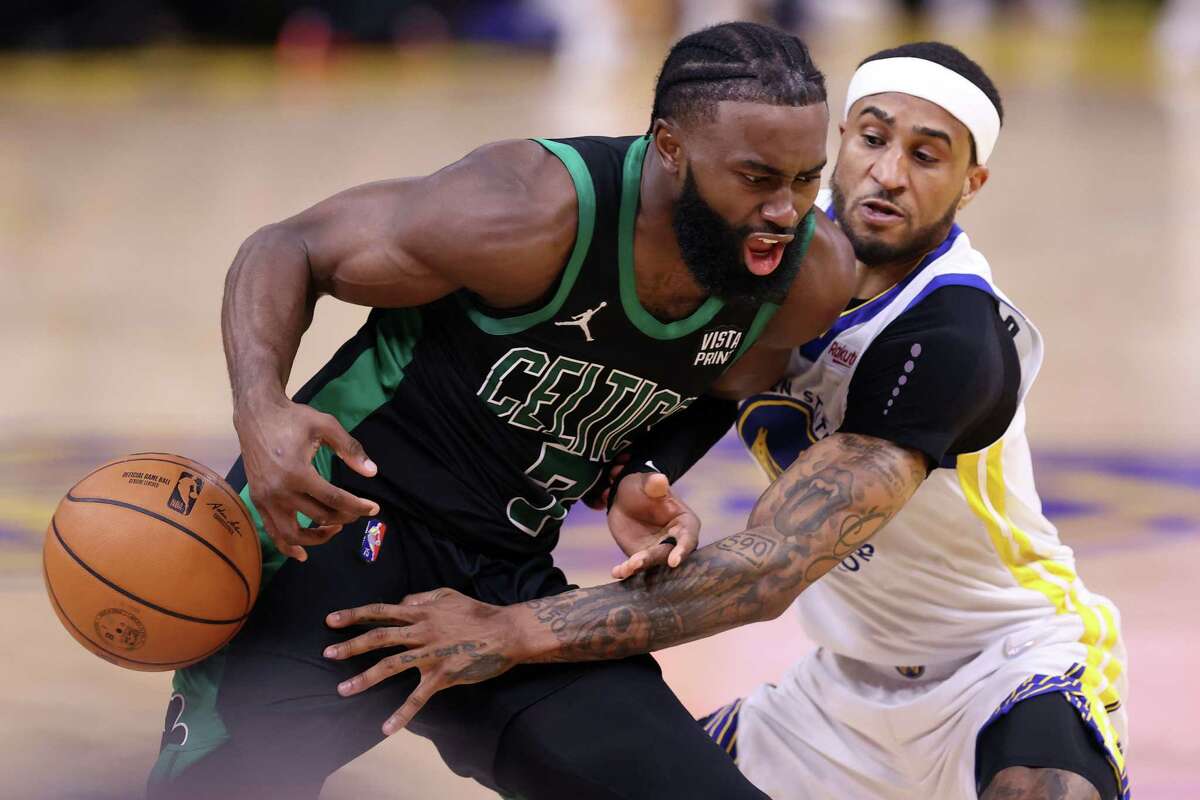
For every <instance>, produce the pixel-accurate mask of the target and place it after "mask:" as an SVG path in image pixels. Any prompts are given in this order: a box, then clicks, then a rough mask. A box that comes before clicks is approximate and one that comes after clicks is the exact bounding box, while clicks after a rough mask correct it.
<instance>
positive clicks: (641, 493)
mask: <svg viewBox="0 0 1200 800" xmlns="http://www.w3.org/2000/svg"><path fill="white" fill-rule="evenodd" d="M616 492H617V499H616V501H615V502H613V505H612V508H611V509H610V510H609V512H608V530H609V532H610V533H612V537H613V539H614V540H615V541H616V543H617V545H618V546H619V547H620V548H621V550H622V552H624V553H625V555H627V556H629V558H628V559H626V560H625V561H623V562H622V563H620V564H618V565H617V566H615V567H613V570H612V576H613V577H614V578H616V579H617V580H625V579H626V578H628V577H630V576H633V575H636V574H638V573H639V572H644V571H645V570H648V569H650V568H651V567H656V566H658V565H660V564H666V565H667V566H668V567H672V568H674V567H677V566H679V565H680V563H682V562H683V560H684V559H685V558H687V557H688V555H690V554H691V552H692V551H693V550H695V549H696V545H697V544H698V543H699V541H700V518H699V517H698V516H696V513H695V512H694V511H692V509H690V508H689V507H688V506H687V504H686V503H684V502H683V501H682V500H680V499H679V498H678V497H676V496H675V494H674V493H673V492H672V491H671V484H670V482H669V481H668V480H667V476H666V475H663V474H662V473H659V472H635V473H631V474H629V475H626V476H625V477H624V478H623V479H622V480H621V482H620V484H618V485H617V487H616Z"/></svg>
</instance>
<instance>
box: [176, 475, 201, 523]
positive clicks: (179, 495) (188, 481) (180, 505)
mask: <svg viewBox="0 0 1200 800" xmlns="http://www.w3.org/2000/svg"><path fill="white" fill-rule="evenodd" d="M203 488H204V479H203V478H200V477H197V476H195V475H193V474H192V473H190V472H181V473H179V480H178V481H176V482H175V488H174V489H172V490H171V497H170V499H168V500H167V507H168V508H170V509H171V510H172V511H178V512H179V513H180V514H183V515H184V516H185V517H186V516H187V515H188V514H190V513H192V507H193V506H195V505H196V500H197V499H199V497H200V490H201V489H203Z"/></svg>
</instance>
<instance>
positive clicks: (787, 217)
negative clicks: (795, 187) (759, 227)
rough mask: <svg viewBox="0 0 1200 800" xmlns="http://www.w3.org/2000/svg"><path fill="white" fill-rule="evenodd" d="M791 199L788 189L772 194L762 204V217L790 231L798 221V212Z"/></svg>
mask: <svg viewBox="0 0 1200 800" xmlns="http://www.w3.org/2000/svg"><path fill="white" fill-rule="evenodd" d="M793 200H794V198H793V197H792V192H791V190H790V189H785V190H784V191H780V192H776V193H774V194H772V195H771V197H770V198H769V199H768V200H767V202H765V203H763V205H762V209H761V211H760V213H761V214H762V218H763V219H764V220H766V221H767V222H769V223H771V224H772V225H775V226H776V227H778V228H783V229H784V230H789V231H790V230H791V229H792V228H795V227H796V225H798V224H799V223H800V212H799V211H797V210H796V205H795V203H794V202H793Z"/></svg>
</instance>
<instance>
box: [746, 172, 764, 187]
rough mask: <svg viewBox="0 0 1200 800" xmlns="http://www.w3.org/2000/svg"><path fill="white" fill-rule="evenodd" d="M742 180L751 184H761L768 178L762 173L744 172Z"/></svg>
mask: <svg viewBox="0 0 1200 800" xmlns="http://www.w3.org/2000/svg"><path fill="white" fill-rule="evenodd" d="M742 180H744V181H745V182H746V183H748V184H750V185H751V186H761V185H762V184H763V183H764V182H766V180H767V179H766V178H765V177H763V176H762V175H751V174H749V173H747V172H743V173H742Z"/></svg>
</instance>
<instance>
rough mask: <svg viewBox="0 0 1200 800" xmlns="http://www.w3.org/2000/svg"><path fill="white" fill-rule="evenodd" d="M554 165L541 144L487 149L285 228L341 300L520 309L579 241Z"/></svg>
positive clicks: (322, 285) (322, 283) (566, 186)
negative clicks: (477, 302) (455, 299)
mask: <svg viewBox="0 0 1200 800" xmlns="http://www.w3.org/2000/svg"><path fill="white" fill-rule="evenodd" d="M548 159H549V161H548ZM551 161H553V159H552V158H551V157H549V156H548V155H547V154H546V153H545V151H544V150H542V148H541V147H540V146H539V145H537V144H535V143H533V142H504V143H500V144H497V145H490V146H487V147H484V148H481V149H479V150H477V151H475V152H473V153H471V154H470V155H468V156H466V157H465V158H463V159H461V160H460V161H458V162H456V163H454V164H451V165H450V166H448V167H446V168H444V169H442V170H439V171H438V172H436V173H434V174H432V175H428V176H425V177H420V178H406V179H399V180H387V181H379V182H376V183H369V184H365V185H363V186H358V187H355V188H353V189H349V190H347V191H345V192H341V193H340V194H337V195H334V196H333V197H331V198H329V199H328V200H325V201H323V202H321V203H318V204H317V205H315V206H313V207H312V208H310V209H308V210H307V211H304V212H302V213H301V214H298V215H297V216H295V217H293V218H291V219H289V220H286V221H285V222H283V223H281V225H282V226H287V227H289V228H291V229H292V230H293V232H295V233H296V234H298V235H299V237H300V239H301V240H302V241H303V243H304V247H305V249H306V251H307V255H308V260H309V265H310V270H311V272H312V274H313V278H314V281H315V282H316V285H317V286H318V288H319V289H320V290H321V291H322V292H325V293H329V294H332V295H333V296H335V297H337V298H339V299H341V300H345V301H347V302H351V303H359V304H362V305H371V306H411V305H420V304H423V303H427V302H430V301H432V300H435V299H437V298H439V297H441V296H443V295H446V294H448V293H450V292H452V291H455V290H456V289H459V288H467V289H470V290H472V291H473V292H475V293H477V294H480V295H482V296H484V297H485V299H487V300H488V301H489V302H492V303H494V304H496V305H498V306H504V305H508V304H512V305H518V304H520V303H522V302H528V301H529V300H531V299H533V298H535V297H537V296H538V295H539V294H540V292H542V291H544V289H545V286H544V284H545V283H546V282H547V278H548V277H551V278H552V274H553V273H554V271H555V270H556V268H557V266H559V264H560V262H561V261H563V260H565V257H566V254H567V253H569V249H570V242H571V241H572V237H573V234H574V225H575V220H574V211H575V208H574V192H573V188H572V187H571V184H570V181H569V178H565V173H564V175H558V174H557V173H556V171H555V166H554V164H553V163H550V162H551Z"/></svg>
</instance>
